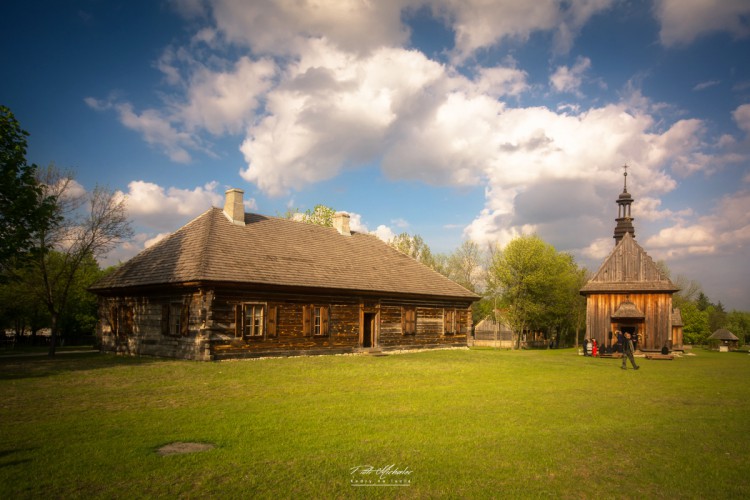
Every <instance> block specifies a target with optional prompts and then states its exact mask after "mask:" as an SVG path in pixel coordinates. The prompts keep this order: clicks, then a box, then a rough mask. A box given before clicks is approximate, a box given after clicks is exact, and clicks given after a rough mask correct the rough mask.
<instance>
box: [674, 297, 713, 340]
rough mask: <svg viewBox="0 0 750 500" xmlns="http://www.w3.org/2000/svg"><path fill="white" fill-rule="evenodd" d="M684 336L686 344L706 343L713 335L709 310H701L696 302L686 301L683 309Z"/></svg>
mask: <svg viewBox="0 0 750 500" xmlns="http://www.w3.org/2000/svg"><path fill="white" fill-rule="evenodd" d="M680 312H681V313H682V322H683V323H684V326H683V327H682V337H683V340H684V342H685V343H686V344H696V345H698V344H705V343H706V340H707V339H708V337H709V336H711V333H712V332H711V328H710V326H709V323H708V311H706V310H703V311H702V310H701V309H700V308H699V307H698V305H697V304H695V303H694V302H686V303H685V304H683V306H682V309H681V310H680Z"/></svg>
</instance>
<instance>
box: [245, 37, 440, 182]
mask: <svg viewBox="0 0 750 500" xmlns="http://www.w3.org/2000/svg"><path fill="white" fill-rule="evenodd" d="M285 76H286V78H285V81H284V83H283V84H282V85H280V86H279V87H277V88H276V89H274V90H272V91H270V92H269V93H268V95H267V102H266V110H267V112H268V115H267V116H266V117H265V118H264V119H263V120H261V121H260V122H259V123H258V124H257V125H255V126H252V127H250V129H249V131H248V137H247V139H246V140H245V141H244V142H243V144H242V146H241V148H240V149H241V151H242V152H243V154H244V155H245V159H246V160H247V162H248V167H247V168H246V169H245V170H243V171H242V177H243V178H244V179H245V180H247V181H248V182H253V183H255V184H257V185H258V187H260V188H261V189H262V190H264V191H265V192H267V193H269V194H271V195H281V194H285V193H287V192H288V191H289V190H291V189H300V188H301V187H303V186H304V185H306V184H310V183H314V182H318V181H321V180H324V179H329V178H331V177H333V176H335V175H336V174H338V173H339V172H340V171H341V169H343V168H345V167H347V166H352V167H356V166H359V165H361V164H364V163H366V162H368V161H370V160H372V159H373V158H375V157H376V156H377V155H378V154H380V152H381V150H382V147H383V143H384V142H387V141H386V139H387V137H386V135H387V133H388V131H389V127H390V126H391V125H392V123H393V122H394V120H396V118H397V117H399V116H401V115H410V114H415V113H417V114H418V113H419V112H420V102H419V101H420V99H423V98H425V97H428V98H429V96H425V94H424V92H425V90H426V89H428V88H429V86H430V85H431V84H433V83H434V82H436V81H442V79H444V78H445V72H444V68H443V67H442V66H441V65H440V64H437V63H435V62H433V61H430V60H429V59H427V58H426V57H425V56H424V55H422V54H421V53H419V52H416V51H407V50H403V49H388V48H384V49H380V50H378V51H375V52H373V53H372V54H371V55H370V56H368V57H365V58H358V57H355V56H352V55H351V54H346V53H343V52H341V51H339V50H337V49H335V48H333V47H330V46H329V45H327V44H326V43H324V42H322V41H315V42H311V43H310V46H309V47H308V50H307V51H306V52H305V54H304V55H303V57H302V58H301V59H300V61H299V62H298V63H297V64H295V65H292V66H290V67H289V68H288V70H287V74H286V75H285ZM428 100H429V99H428Z"/></svg>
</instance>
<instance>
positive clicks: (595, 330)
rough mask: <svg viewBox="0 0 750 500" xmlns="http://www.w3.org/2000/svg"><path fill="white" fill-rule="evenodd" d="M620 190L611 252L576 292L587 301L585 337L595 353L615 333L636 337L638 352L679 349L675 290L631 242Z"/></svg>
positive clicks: (628, 199)
mask: <svg viewBox="0 0 750 500" xmlns="http://www.w3.org/2000/svg"><path fill="white" fill-rule="evenodd" d="M627 175H628V174H627V170H626V172H625V174H624V176H625V181H624V189H623V192H622V194H620V196H619V198H618V199H617V205H618V217H617V219H615V220H616V222H617V224H616V226H615V232H614V239H615V248H614V249H613V250H612V252H611V253H610V254H609V256H608V257H607V258H606V259H605V260H604V263H603V264H602V265H601V267H600V268H599V270H598V271H597V272H596V274H594V276H593V277H592V278H591V280H589V282H588V283H586V285H585V286H584V287H583V288H582V289H581V294H582V295H584V296H585V297H586V336H587V338H589V339H596V342H597V344H598V345H599V347H600V349H602V348H604V349H605V350H606V349H608V348H609V349H612V348H613V347H614V346H615V345H616V343H617V338H616V336H615V332H616V331H617V330H620V331H622V332H623V333H625V332H630V333H631V334H632V335H634V338H637V347H638V349H640V350H641V351H660V350H661V349H662V348H663V347H664V346H667V348H668V349H670V350H671V349H678V350H680V349H682V347H683V346H682V319H681V315H680V312H679V309H673V308H672V295H673V294H674V293H675V292H677V291H678V290H679V288H677V287H676V286H675V285H674V283H672V281H671V280H670V279H669V278H668V277H666V276H664V275H663V274H662V273H661V271H659V268H658V267H657V266H656V264H655V263H654V261H653V260H652V259H651V257H649V256H648V254H647V253H646V251H645V250H644V249H643V248H642V247H641V246H640V245H639V244H638V243H637V242H636V241H635V228H634V226H633V217H631V207H630V205H631V204H632V203H633V198H632V196H631V195H630V193H628V189H627Z"/></svg>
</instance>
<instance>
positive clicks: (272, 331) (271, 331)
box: [267, 306, 278, 337]
mask: <svg viewBox="0 0 750 500" xmlns="http://www.w3.org/2000/svg"><path fill="white" fill-rule="evenodd" d="M277 309H278V306H268V329H267V332H268V336H269V337H275V336H276V315H277V314H278V312H277Z"/></svg>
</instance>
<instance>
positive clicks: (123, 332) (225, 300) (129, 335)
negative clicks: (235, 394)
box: [99, 288, 471, 360]
mask: <svg viewBox="0 0 750 500" xmlns="http://www.w3.org/2000/svg"><path fill="white" fill-rule="evenodd" d="M170 303H180V304H184V305H185V311H186V318H187V324H186V325H183V327H184V328H183V331H182V333H181V334H179V335H173V334H167V333H165V307H168V306H169V304H170ZM247 303H252V304H260V305H262V306H263V307H264V311H265V314H264V320H265V325H264V335H263V336H260V337H250V338H243V337H242V332H241V328H238V325H237V320H238V318H237V312H236V311H237V308H238V307H241V306H242V304H247ZM311 307H323V308H325V309H326V316H327V327H328V328H327V334H325V335H314V334H311V333H310V330H309V326H308V327H307V330H306V328H305V321H306V314H309V311H310V308H311ZM404 307H408V308H413V309H415V310H416V322H415V326H416V328H415V332H414V333H412V334H404V329H403V324H404V323H403V317H402V315H403V314H404V312H403V311H404ZM469 307H470V304H467V303H466V302H450V301H442V302H439V301H434V302H426V301H418V302H417V301H415V302H408V301H398V300H394V299H372V298H368V299H364V298H361V297H356V296H335V295H332V296H327V295H295V294H283V293H268V292H265V293H264V292H262V291H249V290H241V289H213V288H212V289H199V288H196V289H192V290H184V291H181V292H180V293H152V294H148V295H140V296H125V297H101V298H100V304H99V313H100V314H99V317H100V321H99V333H100V335H101V339H102V350H104V351H111V352H117V353H121V354H130V355H149V356H159V357H174V358H184V359H193V360H210V359H216V358H217V357H218V356H219V355H221V357H231V356H232V355H236V356H238V357H240V356H244V355H272V354H282V355H283V354H300V353H305V352H316V353H318V352H354V351H356V350H358V349H360V347H361V345H362V333H363V328H364V327H363V323H362V322H363V318H364V313H368V314H370V315H371V316H368V317H371V318H374V332H373V343H372V344H373V345H372V347H373V348H381V349H398V348H417V347H428V346H451V345H455V346H465V345H466V339H467V333H468V332H470V331H471V310H470V308H469ZM306 310H307V311H308V312H307V313H306ZM271 311H273V313H272V316H273V317H272V318H269V312H271ZM453 317H455V321H454V323H451V325H453V324H455V328H448V329H446V318H453ZM307 321H309V316H308V317H307ZM271 323H275V324H274V325H271ZM452 329H455V331H450V330H452Z"/></svg>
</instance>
